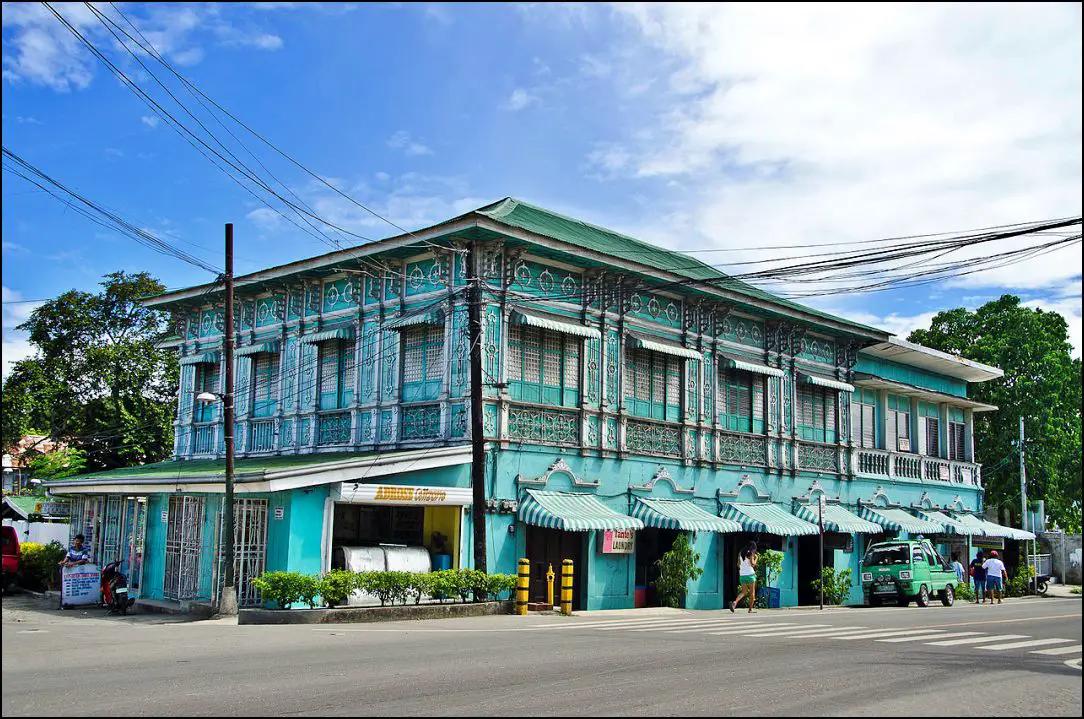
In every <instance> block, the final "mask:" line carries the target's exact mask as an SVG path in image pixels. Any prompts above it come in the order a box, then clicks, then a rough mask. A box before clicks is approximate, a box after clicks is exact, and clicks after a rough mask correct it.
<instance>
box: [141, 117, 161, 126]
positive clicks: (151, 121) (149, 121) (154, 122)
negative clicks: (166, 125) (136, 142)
mask: <svg viewBox="0 0 1084 719" xmlns="http://www.w3.org/2000/svg"><path fill="white" fill-rule="evenodd" d="M139 119H140V121H141V122H142V123H143V124H144V125H146V126H147V127H152V128H153V127H158V123H159V122H161V118H159V117H157V116H154V115H144V116H143V117H141V118H139Z"/></svg>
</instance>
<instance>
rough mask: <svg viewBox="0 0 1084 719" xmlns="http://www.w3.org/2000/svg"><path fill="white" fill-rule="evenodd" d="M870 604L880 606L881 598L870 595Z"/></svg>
mask: <svg viewBox="0 0 1084 719" xmlns="http://www.w3.org/2000/svg"><path fill="white" fill-rule="evenodd" d="M869 605H870V606H871V607H879V606H881V598H880V597H878V596H875V595H873V594H871V595H870V597H869Z"/></svg>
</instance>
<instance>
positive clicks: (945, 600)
mask: <svg viewBox="0 0 1084 719" xmlns="http://www.w3.org/2000/svg"><path fill="white" fill-rule="evenodd" d="M939 594H940V595H941V603H942V604H944V605H945V606H946V607H951V606H952V605H953V604H955V603H956V592H955V591H954V590H953V588H952V585H951V584H949V585H947V586H946V587H945V588H944V590H942V591H941V592H939Z"/></svg>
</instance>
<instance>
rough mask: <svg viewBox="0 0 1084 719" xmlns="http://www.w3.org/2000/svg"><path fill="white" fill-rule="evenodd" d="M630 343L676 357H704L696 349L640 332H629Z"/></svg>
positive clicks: (695, 358) (696, 358)
mask: <svg viewBox="0 0 1084 719" xmlns="http://www.w3.org/2000/svg"><path fill="white" fill-rule="evenodd" d="M629 344H630V345H632V346H633V347H637V348H639V349H645V350H651V351H652V352H662V353H663V354H668V355H673V356H674V357H684V358H685V359H694V360H698V359H703V357H701V356H700V353H699V352H697V351H696V350H691V349H689V348H688V347H682V346H681V345H679V344H678V343H677V342H674V341H672V340H664V339H663V338H661V337H650V336H648V335H642V334H640V333H639V332H629Z"/></svg>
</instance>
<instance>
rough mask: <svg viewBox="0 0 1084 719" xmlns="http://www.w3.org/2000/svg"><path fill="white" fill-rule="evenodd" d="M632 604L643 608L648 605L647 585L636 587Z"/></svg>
mask: <svg viewBox="0 0 1084 719" xmlns="http://www.w3.org/2000/svg"><path fill="white" fill-rule="evenodd" d="M633 592H634V593H633V599H632V606H633V607H635V608H636V609H642V608H644V607H646V606H647V587H646V586H643V587H635V588H634V590H633Z"/></svg>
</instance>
